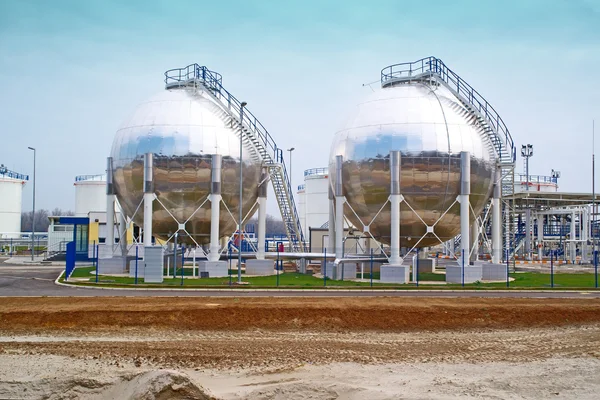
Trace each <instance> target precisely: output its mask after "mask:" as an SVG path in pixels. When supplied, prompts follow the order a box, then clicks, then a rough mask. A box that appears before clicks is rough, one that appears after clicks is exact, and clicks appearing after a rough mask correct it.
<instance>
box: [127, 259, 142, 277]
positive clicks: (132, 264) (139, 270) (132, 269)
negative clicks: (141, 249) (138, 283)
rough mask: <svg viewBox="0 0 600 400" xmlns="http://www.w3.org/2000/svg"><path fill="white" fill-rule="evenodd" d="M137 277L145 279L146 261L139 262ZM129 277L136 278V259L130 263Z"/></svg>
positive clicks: (140, 260)
mask: <svg viewBox="0 0 600 400" xmlns="http://www.w3.org/2000/svg"><path fill="white" fill-rule="evenodd" d="M137 265H138V267H137V277H138V278H143V277H144V260H142V259H141V258H140V259H139V260H138V262H137ZM129 277H130V278H135V258H134V259H133V260H130V261H129Z"/></svg>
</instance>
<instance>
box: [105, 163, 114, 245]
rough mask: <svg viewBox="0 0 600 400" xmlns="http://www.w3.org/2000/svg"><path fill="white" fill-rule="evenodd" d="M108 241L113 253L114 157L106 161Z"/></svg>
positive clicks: (107, 243)
mask: <svg viewBox="0 0 600 400" xmlns="http://www.w3.org/2000/svg"><path fill="white" fill-rule="evenodd" d="M106 164H107V165H106V241H105V244H106V245H107V246H109V249H110V252H111V253H112V251H113V249H114V245H115V187H114V185H113V159H112V157H108V159H107V163H106Z"/></svg>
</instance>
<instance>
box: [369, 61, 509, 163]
mask: <svg viewBox="0 0 600 400" xmlns="http://www.w3.org/2000/svg"><path fill="white" fill-rule="evenodd" d="M427 75H435V76H437V77H439V78H440V79H441V80H442V81H444V82H445V83H446V84H448V85H451V86H452V89H454V90H455V91H456V92H457V93H458V94H459V95H460V96H462V97H464V99H465V100H466V101H467V102H468V103H469V104H470V105H471V106H473V107H475V108H476V109H477V111H478V112H479V113H481V114H482V115H483V116H484V117H485V119H486V122H488V123H489V124H490V126H491V127H492V131H493V132H494V133H495V136H496V140H495V142H496V144H499V146H498V149H497V150H498V157H499V158H500V159H503V158H506V157H510V162H511V163H514V162H515V160H516V156H517V153H516V148H515V145H514V141H513V139H512V136H511V134H510V132H509V130H508V128H507V126H506V124H505V123H504V120H503V119H502V118H501V117H500V115H499V114H498V112H497V111H496V109H494V107H492V105H491V104H490V103H489V102H488V101H487V100H486V99H485V98H484V97H483V96H482V95H481V94H480V93H479V92H478V91H477V90H475V89H474V88H473V87H472V86H471V85H469V84H468V83H467V82H466V81H465V80H464V79H462V78H461V77H460V76H459V75H458V74H457V73H455V72H454V71H452V70H451V69H450V68H448V66H446V64H444V62H443V61H442V60H440V59H439V58H436V57H433V56H430V57H425V58H422V59H420V60H417V61H414V62H408V63H399V64H393V65H389V66H387V67H385V68H383V69H382V70H381V84H382V85H384V84H385V83H389V82H390V81H395V80H399V79H407V78H408V79H410V78H411V77H415V78H417V77H425V76H427ZM500 134H502V135H503V136H504V138H502V137H501V136H500ZM502 139H504V140H502ZM503 142H504V143H503ZM502 147H506V151H507V152H508V154H502Z"/></svg>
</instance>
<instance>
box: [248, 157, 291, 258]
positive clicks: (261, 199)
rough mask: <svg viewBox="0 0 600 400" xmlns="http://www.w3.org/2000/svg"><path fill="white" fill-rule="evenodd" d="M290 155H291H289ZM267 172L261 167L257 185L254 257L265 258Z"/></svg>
mask: <svg viewBox="0 0 600 400" xmlns="http://www.w3.org/2000/svg"><path fill="white" fill-rule="evenodd" d="M290 157H291V155H290ZM268 178H269V174H268V173H267V170H266V169H265V168H263V170H262V174H261V177H260V182H261V183H260V186H259V187H258V243H257V244H258V245H257V247H256V259H257V260H264V259H265V240H266V237H267V187H268V184H269V180H268Z"/></svg>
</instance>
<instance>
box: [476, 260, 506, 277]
mask: <svg viewBox="0 0 600 400" xmlns="http://www.w3.org/2000/svg"><path fill="white" fill-rule="evenodd" d="M481 271H482V278H483V280H486V281H506V278H507V275H506V274H507V272H508V271H507V270H506V265H505V264H492V263H483V264H481Z"/></svg>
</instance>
